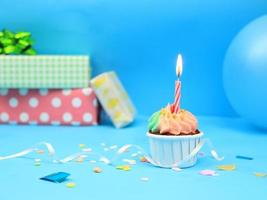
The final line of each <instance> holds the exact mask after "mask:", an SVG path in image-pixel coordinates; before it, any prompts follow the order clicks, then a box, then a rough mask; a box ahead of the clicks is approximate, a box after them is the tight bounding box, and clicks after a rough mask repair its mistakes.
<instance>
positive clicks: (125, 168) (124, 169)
mask: <svg viewBox="0 0 267 200" xmlns="http://www.w3.org/2000/svg"><path fill="white" fill-rule="evenodd" d="M116 169H118V170H123V171H130V170H131V169H132V168H131V166H129V165H118V166H117V167H116Z"/></svg>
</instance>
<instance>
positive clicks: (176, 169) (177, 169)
mask: <svg viewBox="0 0 267 200" xmlns="http://www.w3.org/2000/svg"><path fill="white" fill-rule="evenodd" d="M172 170H173V171H176V172H180V171H182V169H181V168H179V167H173V168H172Z"/></svg>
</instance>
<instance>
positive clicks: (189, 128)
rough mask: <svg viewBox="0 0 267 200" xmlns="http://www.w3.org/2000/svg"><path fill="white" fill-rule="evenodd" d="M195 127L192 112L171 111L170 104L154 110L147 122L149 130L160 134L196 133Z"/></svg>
mask: <svg viewBox="0 0 267 200" xmlns="http://www.w3.org/2000/svg"><path fill="white" fill-rule="evenodd" d="M197 127H198V122H197V119H196V117H195V116H194V115H193V114H192V113H190V112H188V111H186V110H180V111H179V112H178V113H173V112H172V111H171V107H170V106H167V107H165V108H163V109H161V110H160V111H158V112H155V113H154V114H153V115H152V116H151V117H150V119H149V122H148V129H149V132H150V133H154V134H161V135H192V134H197V133H199V131H198V130H197Z"/></svg>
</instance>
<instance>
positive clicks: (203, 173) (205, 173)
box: [199, 169, 218, 176]
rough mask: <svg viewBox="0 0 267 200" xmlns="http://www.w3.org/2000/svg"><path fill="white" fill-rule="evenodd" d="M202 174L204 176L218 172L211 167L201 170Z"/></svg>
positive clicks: (214, 174)
mask: <svg viewBox="0 0 267 200" xmlns="http://www.w3.org/2000/svg"><path fill="white" fill-rule="evenodd" d="M199 174H200V175H203V176H217V175H218V174H217V172H216V171H214V170H211V169H204V170H201V171H200V172H199Z"/></svg>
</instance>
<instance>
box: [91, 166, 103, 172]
mask: <svg viewBox="0 0 267 200" xmlns="http://www.w3.org/2000/svg"><path fill="white" fill-rule="evenodd" d="M93 172H95V173H101V172H102V169H101V168H100V167H94V168H93Z"/></svg>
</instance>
